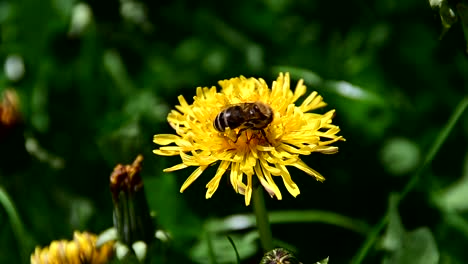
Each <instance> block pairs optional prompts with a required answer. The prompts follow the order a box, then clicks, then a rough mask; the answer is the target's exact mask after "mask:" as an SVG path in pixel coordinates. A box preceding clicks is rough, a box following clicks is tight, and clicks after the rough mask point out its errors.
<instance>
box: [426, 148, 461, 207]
mask: <svg viewBox="0 0 468 264" xmlns="http://www.w3.org/2000/svg"><path fill="white" fill-rule="evenodd" d="M433 200H434V201H435V203H436V204H437V205H438V206H439V207H440V208H441V209H443V210H444V211H449V212H450V211H466V210H468V203H467V202H466V201H468V153H467V155H465V161H464V168H463V176H462V177H461V178H460V179H459V180H458V181H456V182H454V183H453V184H452V185H450V186H448V187H447V188H445V189H443V190H442V191H440V192H437V193H435V194H433Z"/></svg>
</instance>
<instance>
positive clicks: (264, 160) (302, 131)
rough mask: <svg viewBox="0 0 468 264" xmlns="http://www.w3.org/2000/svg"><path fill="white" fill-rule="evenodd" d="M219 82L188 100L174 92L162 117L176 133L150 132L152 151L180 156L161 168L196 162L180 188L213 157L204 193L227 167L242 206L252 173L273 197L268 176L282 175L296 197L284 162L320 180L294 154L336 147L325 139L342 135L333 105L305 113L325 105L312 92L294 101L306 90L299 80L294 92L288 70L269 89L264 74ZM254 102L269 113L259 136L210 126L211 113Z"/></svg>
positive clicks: (210, 190) (296, 190)
mask: <svg viewBox="0 0 468 264" xmlns="http://www.w3.org/2000/svg"><path fill="white" fill-rule="evenodd" d="M219 85H220V86H221V88H222V89H221V91H220V92H217V91H216V87H211V88H207V87H204V88H201V87H198V88H197V91H196V96H194V101H193V104H188V103H187V101H186V100H185V99H184V97H183V96H179V98H178V99H179V102H180V105H178V106H176V110H172V111H171V112H170V113H169V115H168V117H167V119H168V121H169V124H170V125H171V126H172V127H173V128H174V130H175V132H176V134H177V135H172V134H161V135H155V136H154V143H156V144H159V145H163V146H162V147H160V148H159V149H156V150H154V151H153V152H154V153H155V154H158V155H164V156H173V155H180V157H181V159H182V163H181V164H178V165H175V166H173V167H170V168H167V169H165V170H164V171H166V172H169V171H175V170H180V169H184V168H187V167H189V166H196V167H197V168H196V169H195V171H194V172H193V173H192V175H190V177H189V178H188V179H187V180H186V181H185V183H184V184H183V185H182V187H181V189H180V191H181V192H183V191H184V190H185V189H186V188H187V187H188V186H189V185H190V184H191V183H192V182H193V181H195V180H196V179H197V178H198V177H199V176H200V175H201V174H202V173H203V171H205V169H206V168H208V166H210V165H212V164H214V163H215V162H218V161H219V167H218V169H217V172H216V174H215V176H214V177H213V179H212V180H211V181H210V182H208V184H207V185H206V187H207V188H208V190H207V192H206V198H211V196H213V194H214V192H215V191H216V189H217V188H218V185H219V182H220V179H221V177H222V176H223V174H224V173H225V172H226V171H228V170H229V175H230V181H231V184H232V187H233V188H234V190H235V191H236V192H237V193H240V194H243V195H245V204H246V205H249V204H250V198H251V194H252V180H253V179H252V177H253V175H256V176H257V178H258V180H259V182H260V183H261V184H262V186H263V187H264V188H265V190H267V192H268V193H269V194H270V196H272V197H273V196H275V197H276V198H277V199H282V196H281V192H280V190H279V188H278V186H277V185H276V183H275V181H274V180H273V176H279V177H281V178H282V180H283V183H284V185H285V186H286V189H287V190H288V191H289V193H291V195H293V196H294V197H296V196H297V195H298V194H299V188H298V186H297V185H296V184H295V183H294V182H293V180H292V179H291V175H290V174H289V171H288V169H287V168H286V166H293V167H296V168H298V169H300V170H302V171H304V172H306V173H307V174H309V175H311V176H313V177H315V178H316V179H317V180H319V181H324V180H325V178H324V177H323V176H322V175H320V173H318V172H317V171H315V170H313V169H312V168H310V167H309V166H307V165H306V164H305V163H304V162H303V161H302V160H301V159H300V157H299V156H300V155H309V154H311V153H312V152H321V153H325V154H331V153H335V152H337V151H338V147H334V146H330V144H332V143H334V142H336V141H338V140H344V138H343V137H342V136H337V135H336V134H337V133H338V132H339V131H340V129H339V127H338V126H335V125H333V124H332V118H333V116H334V115H335V111H334V110H331V111H328V112H327V113H325V114H323V115H322V114H317V113H310V111H312V110H315V109H317V108H321V107H324V106H325V105H326V104H325V102H323V100H322V97H321V96H319V95H318V94H317V92H313V93H311V94H310V95H309V96H308V97H307V98H306V99H305V100H304V101H303V102H302V103H301V104H300V105H298V106H296V105H295V104H294V103H295V102H296V101H297V100H298V99H299V98H300V97H301V96H303V95H304V94H305V93H306V86H305V85H304V84H303V80H300V81H299V82H298V83H297V85H296V89H295V90H294V92H293V91H292V90H291V88H290V81H289V74H288V73H286V74H285V75H283V74H282V73H280V75H279V77H278V78H277V80H276V81H274V82H273V84H272V87H271V89H269V88H268V85H267V84H266V82H265V81H264V80H263V79H255V78H245V77H243V76H241V77H239V78H232V79H229V80H224V81H220V82H219ZM257 101H260V102H263V103H266V104H268V105H269V106H271V108H272V110H273V112H274V117H273V121H272V122H271V123H270V124H269V125H268V126H267V127H266V128H265V129H263V131H264V132H263V133H264V135H263V134H262V131H260V130H253V129H247V130H241V129H239V128H236V129H232V130H231V129H229V128H227V129H226V131H224V132H219V131H218V130H216V129H215V128H214V126H213V122H214V120H215V118H216V116H217V115H218V113H220V112H221V111H222V110H223V109H225V108H226V107H228V106H229V105H232V104H239V103H249V102H257ZM239 133H240V134H239ZM265 136H266V138H265ZM170 144H175V145H170ZM167 145H169V146H167Z"/></svg>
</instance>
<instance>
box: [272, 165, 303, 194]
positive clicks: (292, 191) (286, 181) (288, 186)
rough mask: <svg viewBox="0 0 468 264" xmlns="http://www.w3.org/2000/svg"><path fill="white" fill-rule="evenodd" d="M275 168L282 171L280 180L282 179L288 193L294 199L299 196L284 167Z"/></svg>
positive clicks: (297, 188)
mask: <svg viewBox="0 0 468 264" xmlns="http://www.w3.org/2000/svg"><path fill="white" fill-rule="evenodd" d="M276 167H277V168H278V169H280V170H281V171H282V173H281V178H282V179H283V183H284V185H285V186H286V189H287V190H288V192H289V193H290V194H291V195H292V196H294V197H296V196H298V195H299V194H300V191H299V187H297V185H296V184H295V183H294V182H293V180H292V179H291V175H290V174H289V172H288V169H287V168H286V166H284V165H280V164H276Z"/></svg>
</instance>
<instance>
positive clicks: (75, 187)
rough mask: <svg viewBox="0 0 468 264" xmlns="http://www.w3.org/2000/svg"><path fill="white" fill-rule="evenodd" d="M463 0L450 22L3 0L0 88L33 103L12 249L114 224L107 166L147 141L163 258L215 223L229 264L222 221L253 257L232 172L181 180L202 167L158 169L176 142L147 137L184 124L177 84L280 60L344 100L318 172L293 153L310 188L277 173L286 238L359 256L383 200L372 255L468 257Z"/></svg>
mask: <svg viewBox="0 0 468 264" xmlns="http://www.w3.org/2000/svg"><path fill="white" fill-rule="evenodd" d="M457 3H458V2H457V1H451V2H450V3H446V2H444V4H447V5H448V6H449V7H450V8H453V9H452V10H453V11H454V12H455V14H456V15H458V16H459V21H458V22H457V23H454V24H453V26H452V27H451V28H450V30H448V31H447V32H446V33H445V34H444V36H443V38H440V37H441V32H442V31H443V26H442V24H441V18H440V16H439V12H438V10H437V8H436V9H434V10H433V9H431V6H430V5H429V2H428V1H416V0H407V1H395V0H383V1H362V0H361V1H286V0H264V1H235V2H225V3H222V2H219V1H203V2H197V1H188V0H174V1H137V0H120V1H96V0H94V1H93V0H91V1H86V2H78V1H74V0H51V1H36V0H15V1H6V2H5V1H3V2H0V25H1V32H0V33H1V45H0V61H1V62H2V65H3V70H2V71H1V72H0V92H4V91H5V90H6V89H13V90H14V91H15V92H16V93H17V94H18V96H19V111H20V114H21V117H22V123H21V124H20V125H18V126H15V127H14V128H12V129H10V128H9V130H8V131H7V132H8V133H6V132H5V131H6V129H7V128H4V127H1V129H4V130H5V131H3V132H5V133H0V153H1V156H0V157H1V158H0V186H1V187H2V188H3V192H4V194H8V195H9V196H10V198H11V202H12V203H13V204H14V205H15V206H16V209H17V211H18V215H19V219H20V220H21V221H22V223H23V225H24V232H21V231H20V232H18V231H17V229H15V228H14V224H13V225H12V222H11V219H10V218H9V217H8V216H9V214H7V212H8V210H4V209H3V208H2V209H0V263H19V262H20V261H21V260H22V259H21V258H23V259H24V258H25V256H26V259H27V258H28V256H29V254H30V253H31V252H32V250H33V247H34V246H35V245H40V246H45V245H47V244H49V243H50V241H52V240H56V239H63V238H66V239H71V237H72V233H73V231H74V230H88V231H92V232H94V233H100V232H102V231H103V230H105V229H106V228H108V227H111V226H112V201H111V195H110V192H109V176H110V173H111V172H112V169H113V167H114V166H115V165H116V164H117V163H123V164H130V163H131V162H132V161H133V160H134V158H135V157H136V155H137V154H140V153H141V154H143V156H144V162H143V171H142V175H143V178H144V182H145V189H146V193H147V196H148V200H149V202H150V206H151V208H152V209H153V210H155V211H156V212H157V214H158V221H159V223H160V225H161V228H164V229H166V230H168V231H169V232H170V233H171V234H172V236H173V238H174V242H173V244H172V249H171V252H170V253H167V254H168V255H167V259H168V261H167V263H210V262H209V258H208V255H209V254H208V253H207V252H208V249H207V247H208V246H207V245H208V243H207V235H206V234H211V236H210V237H211V239H209V241H211V244H212V245H213V249H214V252H215V255H216V256H217V257H218V259H217V262H218V263H235V262H234V260H235V254H234V250H233V249H232V246H231V245H230V244H229V242H228V240H227V239H226V234H229V235H230V236H231V237H232V238H233V239H234V242H235V244H236V246H237V247H238V250H239V251H240V252H239V253H240V254H241V257H242V259H243V263H258V262H259V260H260V258H261V255H262V254H261V252H260V249H259V246H258V241H257V239H256V236H255V230H254V229H253V227H252V226H251V225H250V226H247V227H245V228H239V229H237V228H236V225H235V224H233V223H237V224H239V223H241V221H242V219H241V218H239V219H237V220H235V221H233V222H229V221H227V222H219V221H217V220H219V219H223V218H224V217H228V216H231V215H234V214H235V215H240V216H242V215H245V214H250V212H251V210H252V208H250V207H245V205H244V198H243V196H241V195H237V194H235V192H234V191H233V190H232V187H231V186H230V184H229V181H228V179H227V177H226V180H225V181H224V180H223V181H221V184H220V187H219V189H218V190H217V192H216V193H215V195H214V196H213V198H211V199H208V200H205V191H206V189H205V184H206V183H207V182H208V181H209V180H210V179H211V177H210V176H211V175H213V173H214V171H213V170H212V171H207V172H205V173H204V174H203V175H202V177H200V179H198V180H197V181H196V182H195V183H194V184H192V185H191V186H190V187H189V188H188V189H187V190H186V191H185V192H184V193H183V194H180V193H179V188H180V186H181V184H182V183H183V182H184V181H185V179H186V178H187V176H188V175H190V173H191V172H192V171H193V170H192V169H191V168H189V169H185V170H182V171H179V172H177V173H171V174H168V173H163V172H162V170H163V169H164V168H166V167H170V166H172V165H175V164H177V163H179V161H180V158H179V157H159V156H156V155H154V154H152V150H153V149H154V148H156V147H157V146H156V145H155V144H153V143H152V137H153V135H154V134H163V133H172V129H171V128H170V127H169V125H168V124H167V122H166V115H167V113H168V112H169V111H170V109H172V108H173V107H174V106H175V104H177V103H178V102H177V96H178V95H180V94H182V95H184V96H185V98H186V99H187V101H189V103H190V102H191V98H192V97H193V96H194V95H195V88H196V87H198V86H214V85H217V81H218V80H222V79H227V78H231V77H236V76H239V75H244V76H247V77H261V78H264V79H265V80H266V81H267V83H269V84H271V82H272V81H273V80H274V79H276V77H277V75H278V73H279V72H286V71H288V72H290V74H291V78H292V86H295V83H296V81H297V80H299V79H300V78H303V79H304V80H305V83H306V85H307V86H308V89H309V90H308V91H309V92H312V91H313V90H316V91H318V92H319V93H320V94H321V95H322V96H323V97H324V100H325V101H326V102H327V103H328V106H327V107H326V109H324V110H323V111H326V110H330V109H336V113H337V115H336V118H335V119H334V123H336V124H337V125H339V126H340V128H341V130H342V131H341V133H340V134H341V135H343V136H344V137H345V138H346V139H347V141H346V142H338V143H337V144H336V145H337V146H338V147H339V148H340V152H339V153H338V154H336V155H322V154H312V155H310V156H308V157H304V161H305V162H306V163H307V164H309V165H310V166H311V167H312V168H314V169H316V170H317V171H319V172H320V173H321V174H323V175H324V176H325V177H326V179H327V180H326V181H325V182H324V183H319V182H316V181H315V180H314V179H312V178H311V177H309V176H307V175H306V174H305V173H303V172H301V171H299V170H295V169H294V168H292V169H291V170H290V171H291V174H292V177H293V180H294V181H295V182H296V183H297V184H298V186H299V188H300V189H301V194H300V195H299V196H298V197H297V198H293V197H291V196H289V195H288V194H287V191H286V189H285V188H284V186H283V187H281V186H280V188H281V190H282V192H283V193H284V194H285V195H284V198H283V200H282V201H277V200H273V199H269V198H268V199H267V207H268V209H269V210H271V211H272V212H273V213H275V212H276V218H274V219H272V221H273V220H274V221H273V222H274V223H273V224H272V229H273V235H274V237H275V239H277V240H278V243H279V244H281V245H285V246H287V247H289V248H290V249H292V250H293V251H295V252H297V254H298V257H299V259H301V260H302V262H303V263H313V262H315V261H318V260H320V259H323V258H325V257H327V256H330V263H350V262H351V260H352V259H354V260H356V259H357V258H358V257H356V255H357V254H358V252H362V251H360V250H361V249H362V247H363V243H364V241H365V239H366V237H367V235H368V234H369V233H370V232H371V231H372V230H376V229H372V228H373V227H375V225H376V224H377V223H379V221H381V219H382V217H384V216H385V215H388V218H386V219H387V220H388V223H389V224H388V225H385V226H384V229H383V231H382V232H380V233H378V235H377V236H375V238H376V240H375V243H372V244H370V245H369V247H368V251H366V253H365V259H364V263H425V264H427V263H438V262H440V263H467V262H468V253H467V252H466V245H467V244H468V156H467V150H468V148H467V146H468V136H467V135H468V115H467V114H466V113H465V114H460V115H458V116H457V117H458V119H457V120H455V121H457V122H456V123H450V122H449V118H450V116H452V114H453V113H454V112H455V111H456V109H457V106H458V109H459V110H460V109H461V110H463V109H464V107H466V100H467V99H466V98H467V94H468V57H467V55H466V53H465V51H466V48H467V45H466V42H465V39H464V34H463V32H464V31H463V29H464V28H463V25H464V24H463V16H464V13H462V12H463V11H466V10H467V9H466V8H465V6H461V7H460V8H458V9H456V7H455V6H456V4H457ZM458 4H460V3H458ZM462 4H463V3H462ZM459 6H460V5H459ZM466 17H468V15H466V16H465V18H466ZM466 24H467V23H466V21H465V25H466ZM462 100H465V101H463V102H464V105H462V106H460V105H459V103H460V102H462ZM323 111H322V112H323ZM452 124H454V125H452ZM446 126H448V128H447V129H446V130H445V131H446V133H444V132H441V131H444V130H443V129H444V127H446ZM440 133H442V134H440ZM438 137H441V140H442V141H440V142H439V143H442V145H441V148H440V149H438V148H436V147H437V141H436V139H437V138H438ZM431 148H432V149H433V150H436V152H435V153H433V154H436V155H435V158H434V159H433V161H431V153H430V149H431ZM427 159H429V160H428V161H429V163H427V165H428V166H427V167H426V169H424V170H421V167H422V166H423V162H424V161H425V160H427ZM418 170H419V171H418ZM411 182H413V183H411ZM409 183H410V184H409ZM408 184H409V185H408ZM405 186H411V187H410V189H409V192H407V195H405V196H404V198H403V199H402V200H401V201H399V204H397V203H398V202H395V201H396V200H398V199H397V198H394V199H391V197H394V196H392V193H401V191H402V190H403V189H404V188H405ZM406 188H408V187H406ZM405 194H406V193H405ZM3 200H4V199H3ZM391 201H393V202H391ZM3 204H4V202H3ZM3 206H5V205H3ZM291 210H294V211H291ZM301 219H302V220H301ZM244 220H245V219H244ZM386 223H387V222H386Z"/></svg>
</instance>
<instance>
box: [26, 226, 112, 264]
mask: <svg viewBox="0 0 468 264" xmlns="http://www.w3.org/2000/svg"><path fill="white" fill-rule="evenodd" d="M96 239H97V238H96V235H94V234H90V233H87V232H84V233H79V232H75V233H74V234H73V241H66V240H59V241H52V243H51V244H50V245H49V246H48V247H45V248H43V249H40V248H39V247H36V250H35V251H34V254H32V255H31V264H46V263H69V264H104V263H107V262H109V261H110V259H111V258H112V256H113V242H107V243H106V244H104V245H102V246H101V247H100V248H96Z"/></svg>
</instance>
